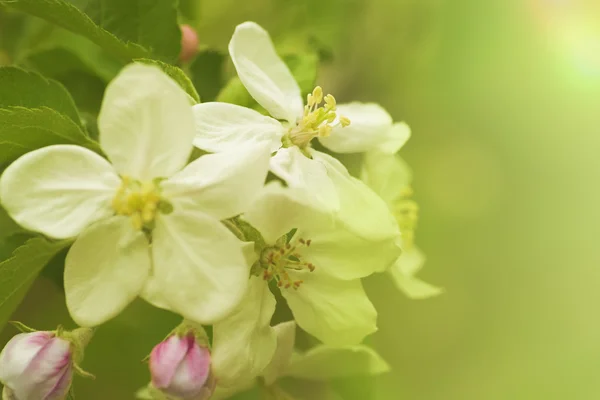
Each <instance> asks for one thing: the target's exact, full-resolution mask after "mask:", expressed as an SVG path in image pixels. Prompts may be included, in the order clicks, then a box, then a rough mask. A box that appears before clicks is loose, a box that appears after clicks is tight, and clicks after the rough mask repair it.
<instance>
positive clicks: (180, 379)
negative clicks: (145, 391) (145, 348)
mask: <svg viewBox="0 0 600 400" xmlns="http://www.w3.org/2000/svg"><path fill="white" fill-rule="evenodd" d="M150 373H151V375H152V386H153V387H154V388H156V389H158V390H160V391H161V392H162V393H164V394H166V395H167V396H174V397H177V398H179V399H184V400H203V399H207V398H209V397H210V395H211V394H212V391H213V389H214V380H213V379H211V377H210V351H209V350H208V349H207V348H206V347H203V346H200V345H199V344H198V342H197V341H196V338H195V337H194V335H193V334H188V335H185V336H179V335H172V336H170V337H169V338H168V339H167V340H165V341H164V342H161V343H160V344H158V345H157V346H156V347H154V349H153V350H152V353H151V354H150Z"/></svg>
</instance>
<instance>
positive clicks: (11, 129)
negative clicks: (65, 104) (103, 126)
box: [0, 107, 101, 166]
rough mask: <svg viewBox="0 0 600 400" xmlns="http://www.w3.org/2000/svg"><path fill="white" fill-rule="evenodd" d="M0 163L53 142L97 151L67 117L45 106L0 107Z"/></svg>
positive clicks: (94, 143) (93, 144) (93, 143)
mask: <svg viewBox="0 0 600 400" xmlns="http://www.w3.org/2000/svg"><path fill="white" fill-rule="evenodd" d="M0 138H2V140H1V141H0V166H2V165H6V164H7V163H10V162H12V161H14V160H15V159H16V158H18V157H20V156H21V155H23V154H25V153H27V152H29V151H31V150H35V149H39V148H40V147H45V146H50V145H53V144H77V145H81V146H84V147H87V148H89V149H91V150H94V151H96V152H101V150H100V148H99V146H98V144H97V143H96V142H94V141H93V140H91V139H90V138H89V137H87V136H86V135H85V134H84V133H83V131H82V130H81V129H80V128H79V126H77V125H76V124H75V123H74V122H73V121H72V120H71V119H69V118H67V117H66V116H64V115H63V114H61V113H59V112H57V111H55V110H53V109H51V108H47V107H42V108H23V107H10V108H7V109H0Z"/></svg>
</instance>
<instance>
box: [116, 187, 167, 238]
mask: <svg viewBox="0 0 600 400" xmlns="http://www.w3.org/2000/svg"><path fill="white" fill-rule="evenodd" d="M165 205H168V203H167V202H166V201H165V200H164V199H162V198H161V196H160V187H159V185H158V183H156V182H139V181H137V180H134V179H131V178H130V177H127V176H124V177H122V181H121V186H120V187H119V189H118V190H117V193H116V195H115V197H114V198H113V201H112V207H113V210H114V211H115V214H116V215H123V216H127V217H130V218H131V223H132V224H133V227H134V228H135V229H136V230H151V229H152V228H153V227H154V220H155V218H156V214H157V213H158V212H159V211H162V210H164V209H165V208H168V207H165Z"/></svg>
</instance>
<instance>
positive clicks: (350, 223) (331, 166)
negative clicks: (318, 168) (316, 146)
mask: <svg viewBox="0 0 600 400" xmlns="http://www.w3.org/2000/svg"><path fill="white" fill-rule="evenodd" d="M313 158H314V159H315V160H317V161H319V162H320V163H321V164H322V165H324V166H325V167H326V168H327V173H328V176H329V178H330V179H331V181H332V182H333V184H334V186H335V188H336V189H337V193H338V197H339V199H340V209H339V212H338V213H337V214H336V218H337V220H338V221H339V222H340V223H342V224H344V226H345V227H346V228H347V229H348V230H350V231H352V232H354V233H355V234H357V235H359V236H361V237H363V238H365V239H367V240H373V241H382V240H394V241H395V240H397V237H398V236H399V235H400V231H399V230H398V224H397V223H396V220H395V219H394V216H393V215H392V214H391V212H390V210H389V208H388V206H387V204H386V203H385V202H384V201H383V200H382V199H381V197H379V196H378V195H377V194H376V193H375V192H374V191H373V190H371V189H370V188H369V187H368V186H367V185H365V184H364V183H363V182H361V181H359V180H358V179H356V178H354V177H352V176H349V175H348V174H347V173H344V171H342V170H340V167H339V166H338V165H337V163H335V162H333V161H332V160H331V157H330V156H327V155H325V154H323V153H320V152H317V151H315V152H313Z"/></svg>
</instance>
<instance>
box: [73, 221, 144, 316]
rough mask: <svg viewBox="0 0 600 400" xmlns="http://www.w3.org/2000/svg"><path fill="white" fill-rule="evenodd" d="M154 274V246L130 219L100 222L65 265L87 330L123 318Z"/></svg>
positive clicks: (79, 241) (75, 307) (75, 245)
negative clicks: (152, 269) (151, 273)
mask: <svg viewBox="0 0 600 400" xmlns="http://www.w3.org/2000/svg"><path fill="white" fill-rule="evenodd" d="M149 272H150V254H149V248H148V240H147V239H146V237H145V236H144V234H143V233H142V232H136V231H134V230H133V227H132V225H131V221H130V220H129V219H128V218H125V217H113V218H110V219H108V220H104V221H101V222H98V223H96V224H94V225H92V226H91V227H89V228H88V229H86V230H85V231H83V233H82V234H81V235H80V236H79V237H78V238H77V240H76V241H75V243H73V246H72V247H71V249H70V250H69V253H68V254H67V258H66V260H65V296H66V300H67V307H68V308H69V312H70V313H71V316H72V317H73V319H74V320H75V322H77V324H79V325H81V326H96V325H100V324H102V323H103V322H106V321H108V320H109V319H111V318H113V317H115V316H116V315H117V314H119V313H120V312H121V311H122V310H123V309H124V308H125V307H126V306H127V305H128V304H129V303H131V301H133V300H134V299H135V298H136V297H137V296H138V294H139V293H140V292H141V290H142V287H143V286H144V283H145V281H146V279H147V278H148V274H149Z"/></svg>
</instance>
